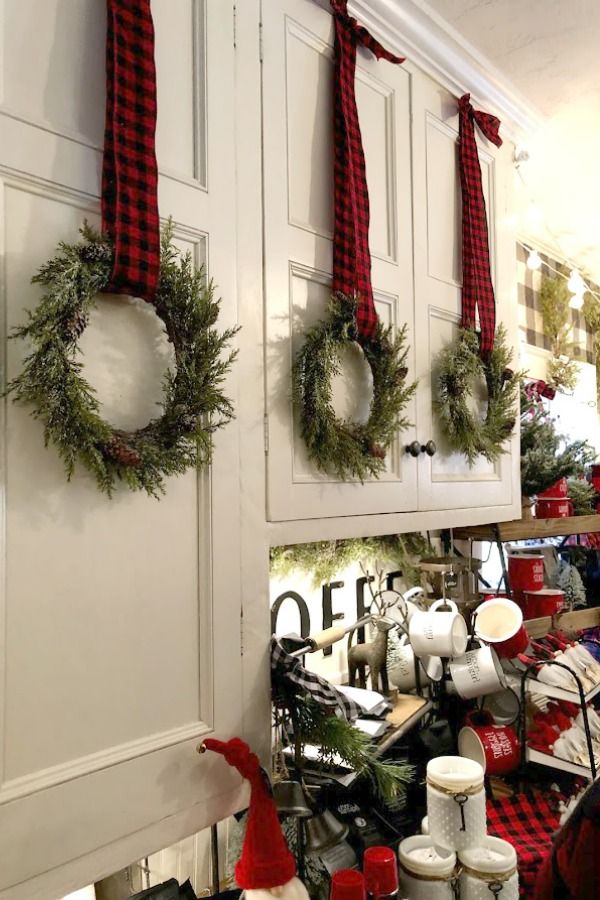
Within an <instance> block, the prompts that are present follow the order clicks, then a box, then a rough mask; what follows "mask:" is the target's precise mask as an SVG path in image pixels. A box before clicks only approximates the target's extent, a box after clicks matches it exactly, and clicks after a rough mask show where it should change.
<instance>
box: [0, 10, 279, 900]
mask: <svg viewBox="0 0 600 900" xmlns="http://www.w3.org/2000/svg"><path fill="white" fill-rule="evenodd" d="M42 6H43V11H40V4H37V3H31V2H24V3H21V4H19V5H18V6H15V4H12V3H9V2H4V3H2V4H1V6H0V24H1V28H2V40H3V45H4V52H3V56H2V60H3V67H4V72H3V75H4V78H3V86H4V94H3V103H2V106H1V107H0V131H1V134H2V140H1V141H0V192H1V193H0V200H1V204H2V217H1V220H2V223H3V224H2V231H1V233H0V252H1V264H2V273H1V276H2V286H3V304H4V310H5V314H4V316H3V317H2V323H3V325H4V322H6V326H7V332H8V331H9V330H10V329H11V328H12V327H13V326H15V325H16V324H17V323H21V322H23V319H24V316H25V310H26V309H27V308H31V307H33V306H34V305H35V304H36V302H37V301H38V300H39V297H40V291H39V288H38V287H35V286H32V285H31V284H30V278H31V276H32V275H33V274H34V273H35V272H36V270H37V269H38V267H39V266H40V265H41V264H42V263H43V262H44V261H45V260H46V259H48V258H49V256H51V255H53V254H54V251H55V248H56V245H57V244H58V242H59V241H60V240H65V241H67V242H73V241H75V240H76V239H77V230H78V228H79V226H80V224H81V222H82V220H83V219H84V218H87V219H89V220H90V221H91V222H92V223H93V224H97V223H98V222H99V205H100V204H99V189H100V165H101V149H100V145H101V139H102V121H103V115H104V108H103V106H104V97H103V66H102V67H101V68H100V69H99V68H98V59H97V57H98V48H99V47H100V48H101V50H102V54H101V56H103V52H104V38H105V32H104V29H105V22H104V17H103V16H102V15H100V14H99V13H98V4H97V3H95V2H94V0H77V2H58V0H48V2H47V3H45V4H42ZM67 13H68V15H67ZM153 13H154V19H155V27H156V33H157V76H158V95H159V113H158V134H157V147H158V159H159V169H160V182H159V206H160V212H161V216H162V217H163V219H166V217H167V216H169V215H172V216H173V220H174V223H175V239H176V242H177V244H178V245H179V246H180V247H181V249H182V250H184V251H189V252H190V253H191V254H192V256H193V258H194V260H195V262H196V264H198V265H200V264H203V263H206V265H207V269H208V273H209V274H210V275H211V276H212V277H214V278H215V280H216V281H217V282H218V291H219V294H220V295H221V296H222V298H223V302H222V310H221V316H220V318H219V328H224V327H227V326H228V325H233V324H235V322H236V321H237V318H238V317H237V303H236V296H235V272H234V269H233V266H232V262H231V260H232V256H233V255H234V253H233V251H234V246H233V243H234V241H233V237H232V235H233V233H234V227H233V223H234V222H235V194H234V190H235V186H234V124H233V98H234V94H233V74H234V67H233V16H232V9H231V7H230V6H229V4H225V3H222V2H221V0H185V2H184V0H182V2H181V3H178V4H177V10H176V11H175V12H173V11H172V10H171V4H169V3H168V0H154V2H153ZM40 15H41V16H42V18H43V22H42V23H40ZM65 16H66V19H67V20H68V31H67V32H66V33H67V34H68V37H69V40H68V46H67V47H66V49H65V48H63V39H64V37H65V32H64V30H63V26H64V27H66V26H65ZM19 34H27V35H30V36H32V39H34V40H35V42H36V44H35V46H36V48H37V58H38V59H39V60H42V61H45V63H44V65H40V66H31V64H30V55H29V54H27V55H23V53H22V46H23V41H17V40H16V37H15V36H18V35H19ZM177 48H178V53H179V55H178V58H177V61H176V63H175V64H173V65H171V64H170V59H171V57H172V55H173V53H175V52H177ZM46 63H47V65H46ZM207 73H208V74H207ZM86 74H87V77H86ZM92 75H93V77H92ZM20 79H22V80H20ZM25 88H26V89H25ZM174 94H177V97H176V99H174V100H173V103H172V104H171V106H169V98H170V97H172V96H173V95H174ZM203 98H204V99H203ZM205 101H206V102H205ZM175 120H176V121H177V136H176V140H175V141H174V136H173V131H174V127H175ZM98 125H100V130H99V128H98ZM1 337H2V340H3V343H4V346H5V349H6V353H5V360H6V371H5V373H4V374H5V375H6V377H8V378H11V377H13V376H14V375H15V374H16V373H17V372H18V371H19V369H20V366H21V362H22V358H23V355H24V354H25V352H26V350H27V348H26V347H25V346H23V345H22V343H21V342H17V341H10V342H7V341H6V338H7V333H3V334H2V335H1ZM81 348H82V351H83V362H84V365H85V372H86V376H87V377H88V379H89V380H90V382H91V383H92V384H93V385H94V386H95V387H96V388H97V390H98V396H99V398H100V400H101V401H102V404H103V414H104V415H105V417H106V418H107V419H108V420H110V421H113V422H114V423H115V424H116V425H118V426H121V427H125V428H133V427H138V426H140V425H143V424H144V422H145V421H147V420H148V418H150V417H151V416H153V415H155V414H156V404H157V402H159V401H160V399H161V389H162V378H163V376H164V371H165V367H166V366H167V365H168V364H169V362H170V360H171V354H170V350H169V345H168V343H167V341H166V340H165V335H164V331H163V329H162V328H161V327H160V326H159V324H158V320H157V319H156V317H155V316H154V315H153V314H152V312H151V310H150V309H149V308H148V307H147V306H146V305H145V304H143V303H141V302H139V301H127V300H125V299H124V298H110V297H107V296H103V297H102V299H101V300H100V308H99V310H98V311H97V312H96V313H95V314H94V316H93V317H92V320H91V322H90V325H89V327H88V329H87V330H86V332H85V334H84V336H83V338H82V341H81ZM226 391H227V394H228V395H229V396H231V397H232V399H233V401H234V403H235V401H236V392H237V382H236V374H235V373H234V374H233V375H232V377H231V378H230V379H229V380H228V383H227V385H226ZM0 441H1V443H2V448H1V452H2V457H1V458H2V491H3V497H4V499H3V505H2V518H1V523H0V524H1V538H2V551H3V558H4V561H5V572H4V577H3V580H2V593H1V595H0V617H1V619H0V620H1V621H2V627H0V636H1V638H0V858H1V859H2V864H1V865H0V896H2V897H4V896H5V895H6V896H13V895H15V894H14V893H13V892H17V891H19V896H25V897H28V896H34V891H33V888H31V891H30V890H29V888H28V885H29V884H30V879H32V878H39V877H46V876H47V875H48V873H50V872H53V873H54V874H53V875H52V878H53V879H54V880H53V885H57V884H60V877H59V876H56V871H58V870H59V869H60V868H61V867H63V866H65V865H67V864H72V863H73V864H74V861H77V863H76V864H77V865H78V866H79V867H80V868H79V871H80V872H81V873H82V878H84V879H85V881H90V880H93V879H94V878H95V877H98V876H100V875H102V874H108V873H109V872H110V871H114V870H115V869H117V868H119V867H120V866H122V865H125V864H127V863H129V862H130V861H131V859H130V858H129V857H128V856H125V857H123V855H122V854H123V853H125V852H127V851H121V850H120V849H119V848H120V842H121V841H123V840H124V839H125V838H127V840H128V841H130V840H131V839H132V837H133V836H134V835H136V834H144V835H146V837H144V839H143V842H142V844H141V846H140V845H136V846H138V849H143V847H144V844H145V850H146V851H150V850H153V849H156V848H157V847H158V846H160V840H161V839H160V837H159V836H158V835H159V831H160V828H162V827H163V826H164V825H165V823H169V828H171V827H172V826H171V823H172V822H174V821H175V820H176V819H177V817H181V819H180V820H179V819H177V821H178V822H179V821H181V824H179V825H177V826H176V827H174V832H171V839H173V838H174V837H176V836H177V834H176V831H177V828H180V829H181V834H183V833H190V832H191V831H193V830H196V829H199V828H200V827H202V826H203V825H205V824H207V823H208V822H209V821H214V820H215V819H216V818H217V817H218V816H219V815H220V814H221V813H222V814H223V815H225V814H226V813H227V812H228V811H229V810H230V809H231V808H232V807H233V806H234V805H235V803H236V800H237V798H238V788H237V785H238V784H239V780H238V779H236V778H235V777H233V778H232V777H231V776H230V774H229V773H228V772H226V771H225V770H224V767H223V766H221V765H218V764H217V763H218V761H215V760H208V759H206V757H202V758H200V757H199V756H198V755H197V753H195V746H196V744H197V742H198V739H199V737H200V736H201V735H203V734H206V733H210V732H213V731H216V732H218V733H220V734H221V735H223V736H229V735H230V734H231V733H241V732H242V731H243V729H242V702H241V659H240V655H241V654H240V610H241V601H240V585H239V579H238V578H237V577H233V576H232V573H235V572H238V571H239V556H240V551H239V532H238V527H239V526H238V518H239V517H238V516H237V515H236V514H235V512H234V511H235V510H236V509H237V508H239V495H238V489H237V479H235V478H232V477H231V473H232V471H236V470H237V467H238V466H239V441H238V433H237V427H236V425H235V423H234V424H232V425H230V426H229V427H228V428H227V429H226V430H225V431H223V432H220V433H218V435H217V439H216V448H215V456H214V464H213V466H212V468H211V470H210V471H207V472H204V473H201V474H197V473H195V472H188V473H187V474H186V475H185V476H182V477H180V478H172V479H169V480H168V481H167V483H166V494H165V496H164V497H163V498H162V499H161V500H160V501H157V500H155V499H151V498H149V497H147V496H146V495H145V494H142V493H137V494H133V493H131V492H129V491H128V490H126V489H120V490H117V491H116V493H115V496H114V498H113V499H112V500H109V499H107V498H106V497H104V496H103V495H101V494H100V493H99V492H98V490H97V489H96V487H95V484H94V483H93V481H92V479H91V477H89V476H87V475H86V474H85V473H83V472H82V471H79V470H78V471H77V472H76V474H75V476H74V477H73V479H72V481H71V482H70V483H67V481H66V479H65V474H64V471H63V468H62V464H61V462H60V460H59V458H58V455H57V452H56V450H55V448H54V447H53V446H50V447H49V448H48V449H45V448H44V446H43V433H42V428H41V426H40V424H39V423H38V422H35V421H34V420H33V419H32V418H31V416H30V415H29V410H27V409H25V408H22V407H17V406H15V405H13V404H12V403H10V402H8V403H6V405H5V406H4V408H3V410H2V420H1V422H0ZM225 560H227V565H225ZM223 648H228V650H229V651H230V652H227V653H224V650H223ZM223 698H227V701H226V702H223ZM267 702H268V700H267V698H266V696H265V704H266V703H267ZM153 827H156V829H158V830H156V831H155V832H152V828H153ZM165 842H166V841H165ZM113 845H114V852H113V851H112V850H111V851H110V852H108V851H107V850H106V848H107V847H109V846H110V847H113ZM99 848H104V850H103V861H102V863H94V865H97V866H98V867H99V868H96V869H94V868H91V869H87V870H86V868H85V866H84V865H83V864H82V860H84V859H85V858H86V857H87V856H88V855H91V854H96V853H97V852H98V851H99ZM94 858H95V857H94ZM84 883H85V882H84ZM36 890H37V888H36ZM59 893H61V891H60V890H59V889H58V888H56V887H53V889H52V892H51V891H49V890H48V891H47V892H46V894H44V893H43V891H42V893H41V896H50V895H51V894H52V896H54V895H58V894H59Z"/></svg>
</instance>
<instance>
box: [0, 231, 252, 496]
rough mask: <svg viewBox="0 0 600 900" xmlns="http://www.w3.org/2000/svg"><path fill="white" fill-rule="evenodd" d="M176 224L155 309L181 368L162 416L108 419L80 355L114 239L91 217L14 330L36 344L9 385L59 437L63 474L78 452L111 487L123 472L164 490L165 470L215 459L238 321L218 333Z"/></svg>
mask: <svg viewBox="0 0 600 900" xmlns="http://www.w3.org/2000/svg"><path fill="white" fill-rule="evenodd" d="M172 233H173V227H172V224H171V222H169V223H168V225H167V226H166V227H165V228H164V230H163V233H162V237H161V257H160V280H159V285H158V289H157V294H156V300H155V306H154V308H155V311H156V314H157V316H158V317H159V318H160V319H161V320H162V322H163V323H164V326H165V329H166V332H167V336H168V339H169V341H170V343H171V344H172V345H173V348H174V354H175V370H174V371H171V370H170V371H168V372H167V374H166V377H165V382H164V397H163V401H162V404H161V405H162V415H160V416H159V417H157V418H155V419H152V421H150V422H149V423H148V424H147V425H145V426H144V427H143V428H140V429H138V430H137V431H133V432H125V431H122V430H120V429H117V428H113V427H112V426H111V425H110V424H109V423H108V422H105V421H104V419H102V417H101V415H100V412H99V410H100V403H99V401H98V400H97V398H96V397H95V396H94V389H93V388H92V386H91V385H90V384H88V382H87V381H86V379H85V378H84V377H83V374H82V363H81V362H80V361H78V360H76V358H75V357H76V355H77V353H78V352H80V351H79V348H78V343H77V342H78V340H79V338H80V337H81V335H82V333H83V331H84V330H85V328H86V327H87V324H88V321H89V314H90V311H91V310H92V309H93V308H94V307H95V306H96V302H97V296H96V295H97V294H98V293H99V292H101V291H102V290H104V289H106V288H107V286H108V285H109V283H110V277H111V273H112V261H113V247H112V244H111V242H110V241H109V239H108V238H106V237H105V236H102V235H100V234H98V233H97V232H96V231H94V229H92V228H91V227H90V226H89V225H88V224H87V223H85V224H84V226H83V227H82V229H81V235H82V238H83V240H81V241H80V242H79V243H76V244H66V243H61V244H60V245H59V252H58V254H57V256H55V257H54V259H51V260H50V261H49V262H47V263H46V264H45V265H44V266H42V268H41V269H40V271H39V272H38V274H37V275H36V276H35V277H34V278H33V279H32V281H33V282H34V283H37V284H42V285H44V287H45V288H46V293H45V294H44V296H43V297H42V300H41V301H40V303H39V305H38V306H37V308H36V309H35V311H34V312H29V313H28V317H29V318H28V322H27V324H26V325H24V326H22V327H20V328H18V329H16V330H15V332H14V334H13V335H12V336H13V337H20V338H26V339H28V340H29V341H31V343H32V344H33V351H32V352H31V354H30V355H29V356H27V357H26V359H25V363H24V366H23V370H22V372H21V374H20V375H18V376H17V377H16V378H14V379H13V380H12V381H11V382H10V383H9V385H8V388H7V391H6V392H7V393H12V394H13V399H14V400H15V401H16V402H20V403H27V404H31V405H32V406H33V411H32V415H33V416H34V418H37V419H41V421H42V422H43V424H44V438H45V443H46V446H47V445H48V444H49V443H50V442H52V443H54V444H55V445H56V447H57V448H58V452H59V454H60V456H61V458H62V460H63V462H64V465H65V469H66V472H67V477H68V478H69V479H70V478H71V476H72V474H73V471H74V468H75V463H76V461H77V460H79V461H80V462H81V463H83V465H84V466H85V467H86V468H87V469H89V471H90V472H92V474H93V475H94V476H95V478H96V481H97V484H98V487H99V488H100V490H101V491H103V492H104V493H106V494H108V495H109V496H110V495H111V494H112V492H113V490H114V488H115V484H116V482H118V481H123V482H124V483H125V484H126V485H127V486H128V487H129V488H131V489H132V490H145V491H146V492H147V493H148V494H150V495H152V496H154V497H158V496H159V494H161V493H164V478H165V477H166V476H169V475H174V474H181V473H183V472H185V471H186V470H187V469H189V468H191V467H195V466H198V467H201V466H205V465H207V464H208V463H209V462H210V458H211V452H212V435H213V433H214V432H215V431H216V430H217V429H218V428H220V427H222V426H223V425H226V424H227V422H229V421H230V420H231V419H232V418H233V415H234V413H233V407H232V404H231V402H230V401H229V400H228V399H227V397H226V396H225V395H224V393H223V391H222V389H221V385H222V382H223V380H224V378H225V375H226V373H227V372H228V370H229V368H230V366H231V364H232V362H233V361H234V359H235V356H236V352H235V351H233V352H230V353H229V355H228V356H226V357H225V358H221V354H222V351H223V350H224V349H225V347H226V346H227V344H228V343H229V342H230V340H231V339H232V337H233V336H234V334H235V333H236V332H237V330H238V329H237V328H228V329H226V330H225V331H224V332H223V333H222V334H219V332H218V331H217V330H216V329H215V328H213V326H214V324H215V322H216V321H217V316H218V314H219V301H218V300H215V299H214V287H213V284H212V282H211V283H208V284H207V283H206V280H205V278H204V274H203V272H202V270H194V268H193V266H192V260H191V255H190V254H187V255H186V256H181V255H180V253H179V251H178V250H177V249H176V248H175V247H174V246H173V244H172V242H171V238H172Z"/></svg>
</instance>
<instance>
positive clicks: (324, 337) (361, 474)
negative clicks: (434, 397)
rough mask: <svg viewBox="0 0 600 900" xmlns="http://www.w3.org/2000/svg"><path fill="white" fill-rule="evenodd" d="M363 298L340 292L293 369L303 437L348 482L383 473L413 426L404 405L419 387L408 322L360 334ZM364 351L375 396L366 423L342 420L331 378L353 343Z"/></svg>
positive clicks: (326, 468)
mask: <svg viewBox="0 0 600 900" xmlns="http://www.w3.org/2000/svg"><path fill="white" fill-rule="evenodd" d="M357 305H358V303H357V300H356V299H348V297H346V296H345V295H343V294H339V293H337V294H334V295H333V296H332V297H331V300H330V302H329V307H328V315H327V317H326V318H325V319H323V320H322V321H320V322H318V323H317V324H316V325H314V326H313V327H312V328H310V329H309V331H308V332H307V334H306V338H305V341H304V344H303V346H302V347H301V349H300V350H299V352H298V354H297V356H296V360H295V362H294V366H293V369H292V398H293V401H294V404H295V406H296V409H297V410H298V413H299V416H300V427H301V434H302V438H303V440H304V442H305V444H306V447H307V450H308V455H309V457H310V459H311V460H312V461H313V462H314V463H315V465H316V466H317V467H318V468H319V469H320V470H321V471H322V472H325V473H327V474H333V475H335V476H336V477H337V478H339V479H340V480H342V481H346V480H348V479H351V478H358V479H359V480H360V481H361V482H362V481H364V479H365V478H366V477H368V476H377V475H378V474H379V473H380V472H381V471H383V469H384V467H385V454H386V450H387V448H388V447H389V445H390V444H391V443H392V441H393V440H394V438H395V437H396V435H397V433H398V431H400V430H403V429H404V428H406V427H407V426H408V424H409V423H408V421H407V420H406V419H405V418H404V417H403V416H402V410H403V409H404V407H405V406H406V404H407V402H408V401H409V399H410V398H411V397H412V395H413V394H414V392H415V389H416V383H413V384H409V385H407V384H406V377H407V374H408V369H407V366H406V357H407V355H408V348H407V347H406V326H404V327H403V328H401V329H400V330H399V331H398V332H397V333H396V334H393V333H392V328H391V326H389V327H384V326H383V325H382V324H381V322H378V324H377V330H376V332H375V334H374V336H373V337H372V338H369V339H364V338H361V337H359V336H358V332H357V328H356V310H357ZM349 343H350V344H354V345H355V346H356V347H357V348H360V349H361V350H362V353H363V355H364V358H365V360H366V362H367V363H368V365H369V367H370V369H371V373H372V376H373V399H372V401H371V407H370V410H369V418H368V420H367V422H366V423H365V424H361V423H358V422H352V421H349V420H347V419H341V418H339V417H338V416H336V414H335V410H334V408H333V405H332V390H331V379H332V378H333V376H335V375H338V374H339V373H340V353H341V350H342V348H343V347H344V346H345V345H347V344H349Z"/></svg>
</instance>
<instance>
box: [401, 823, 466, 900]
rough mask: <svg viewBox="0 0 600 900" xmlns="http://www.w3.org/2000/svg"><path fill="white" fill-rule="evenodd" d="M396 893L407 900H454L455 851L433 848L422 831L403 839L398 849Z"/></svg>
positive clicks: (430, 841) (428, 838)
mask: <svg viewBox="0 0 600 900" xmlns="http://www.w3.org/2000/svg"><path fill="white" fill-rule="evenodd" d="M398 859H399V860H400V866H399V872H398V878H399V884H400V896H401V897H407V898H410V900H454V896H455V895H454V881H455V877H456V854H455V853H454V852H453V851H452V850H444V849H443V848H441V847H435V846H434V845H433V842H432V840H431V838H430V837H429V836H428V835H426V834H416V835H414V837H408V838H405V839H404V840H403V841H402V843H401V844H400V847H399V848H398Z"/></svg>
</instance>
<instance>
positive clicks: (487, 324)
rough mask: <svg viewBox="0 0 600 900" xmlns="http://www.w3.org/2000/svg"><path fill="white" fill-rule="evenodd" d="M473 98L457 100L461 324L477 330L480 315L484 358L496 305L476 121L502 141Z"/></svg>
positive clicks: (494, 124)
mask: <svg viewBox="0 0 600 900" xmlns="http://www.w3.org/2000/svg"><path fill="white" fill-rule="evenodd" d="M470 100H471V95H470V94H464V95H463V96H462V97H461V98H460V100H459V101H458V110H459V143H458V160H459V168H460V185H461V188H462V201H463V214H462V245H463V246H462V257H463V287H462V324H463V327H464V328H470V329H473V330H474V329H475V311H476V310H477V311H478V312H479V328H480V330H481V335H480V351H481V354H482V356H485V355H487V354H489V353H490V352H491V351H492V350H493V348H494V332H495V330H496V302H495V300H494V288H493V285H492V276H491V273H490V248H489V242H488V227H487V218H486V214H485V198H484V196H483V185H482V183H481V167H480V165H479V154H478V153H477V143H476V141H475V122H476V123H477V125H478V126H479V128H480V130H481V131H482V132H483V134H484V135H485V136H486V138H487V139H488V141H491V142H492V143H493V144H495V145H496V147H500V146H501V144H502V140H501V138H500V136H499V134H498V129H499V128H500V120H499V119H497V118H496V116H491V115H489V114H488V113H483V112H479V111H478V110H475V109H473V107H472V106H471V102H470Z"/></svg>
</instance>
